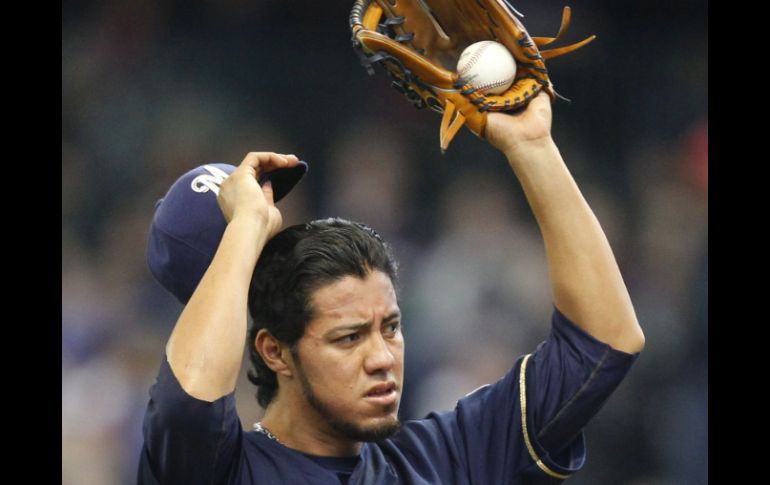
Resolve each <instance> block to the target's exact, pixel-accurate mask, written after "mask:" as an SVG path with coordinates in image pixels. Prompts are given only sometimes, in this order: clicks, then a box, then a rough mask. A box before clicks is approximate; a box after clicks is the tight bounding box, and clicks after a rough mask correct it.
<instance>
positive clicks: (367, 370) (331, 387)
mask: <svg viewBox="0 0 770 485" xmlns="http://www.w3.org/2000/svg"><path fill="white" fill-rule="evenodd" d="M312 304H313V308H314V318H313V320H312V321H311V322H310V323H309V324H308V326H307V328H306V329H305V334H304V335H303V337H302V338H301V339H300V340H299V342H298V348H297V356H298V359H297V374H298V379H299V381H300V383H301V384H302V387H303V394H304V396H305V398H306V399H307V401H308V404H310V406H312V407H313V409H315V411H317V412H318V413H319V414H320V416H321V417H322V418H323V419H325V421H326V424H328V426H329V428H330V431H332V432H334V433H336V434H338V435H340V436H342V437H345V438H348V439H351V440H354V441H374V440H377V439H382V438H384V437H386V436H389V435H391V434H393V433H394V432H395V431H396V430H397V429H398V427H399V421H398V405H399V402H400V400H401V385H402V382H403V377H404V338H403V335H402V334H401V313H400V310H399V308H398V302H397V301H396V293H395V290H394V289H393V284H392V282H391V281H390V278H389V277H388V276H387V275H386V274H385V273H383V272H381V271H373V272H371V273H369V274H368V276H367V277H366V278H365V279H363V280H361V279H358V278H357V277H354V276H347V277H345V278H344V279H342V280H340V281H338V282H336V283H332V284H330V285H327V286H324V287H322V288H320V289H319V290H317V291H316V292H315V293H314V294H313V296H312Z"/></svg>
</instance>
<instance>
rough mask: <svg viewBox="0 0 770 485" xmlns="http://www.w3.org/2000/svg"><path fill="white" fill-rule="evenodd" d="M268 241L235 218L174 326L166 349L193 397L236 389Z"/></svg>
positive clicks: (249, 223)
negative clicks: (251, 297)
mask: <svg viewBox="0 0 770 485" xmlns="http://www.w3.org/2000/svg"><path fill="white" fill-rule="evenodd" d="M266 241H267V233H266V231H265V230H264V229H263V228H261V227H260V225H259V224H256V223H254V222H253V221H251V220H246V219H233V221H231V222H230V224H228V226H227V229H226V230H225V233H224V235H223V238H222V241H221V243H220V245H219V248H218V250H217V253H216V255H215V256H214V259H213V261H212V262H211V265H210V266H209V268H208V270H207V271H206V273H205V275H204V276H203V279H202V280H201V282H200V283H199V285H198V287H197V289H196V290H195V293H193V295H192V297H191V298H190V301H189V302H188V303H187V305H186V306H185V308H184V310H183V311H182V314H181V315H180V317H179V320H178V321H177V324H176V326H175V327H174V331H173V332H172V334H171V338H170V339H169V342H168V345H167V347H166V354H167V357H168V362H169V365H170V366H171V369H172V370H173V371H174V375H175V376H176V378H177V379H178V380H179V382H180V384H181V386H182V388H183V389H184V390H185V391H186V392H187V393H188V394H190V395H192V396H193V397H196V398H198V399H202V400H206V401H213V400H215V399H218V398H219V397H221V396H224V395H225V394H228V393H229V392H232V391H233V389H235V382H236V380H237V377H238V372H239V371H240V367H241V360H242V355H243V343H244V341H245V339H246V331H247V315H248V303H247V300H248V291H249V283H250V281H251V276H252V272H253V271H254V266H255V265H256V261H257V257H258V255H259V253H260V251H261V249H262V248H263V247H264V245H265V243H266Z"/></svg>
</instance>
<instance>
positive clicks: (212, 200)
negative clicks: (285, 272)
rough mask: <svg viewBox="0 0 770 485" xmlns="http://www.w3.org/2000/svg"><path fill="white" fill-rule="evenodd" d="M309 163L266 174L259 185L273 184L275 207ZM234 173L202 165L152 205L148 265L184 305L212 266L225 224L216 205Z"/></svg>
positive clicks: (214, 165)
mask: <svg viewBox="0 0 770 485" xmlns="http://www.w3.org/2000/svg"><path fill="white" fill-rule="evenodd" d="M307 168H308V166H307V163H305V162H304V161H300V162H299V164H298V165H297V166H295V167H289V168H282V169H278V170H274V171H272V172H268V173H264V174H262V175H261V176H260V177H259V183H260V185H264V184H265V183H266V182H267V181H271V182H272V184H273V199H274V201H275V202H278V201H279V200H281V199H282V198H284V197H285V196H286V194H288V193H289V192H290V191H291V189H292V188H294V186H295V185H297V183H298V182H299V181H300V179H302V177H304V175H305V173H306V172H307ZM234 170H235V167H234V166H232V165H229V164H226V163H210V164H206V165H201V166H200V167H198V168H195V169H193V170H190V171H189V172H187V173H186V174H184V175H182V176H181V177H180V178H179V179H177V181H176V182H174V184H173V185H172V186H171V188H170V189H169V190H168V192H167V193H166V196H165V197H163V198H162V199H160V200H159V201H158V202H156V203H155V216H154V217H153V219H152V224H151V225H150V237H149V241H148V244H147V264H148V265H149V267H150V272H151V273H152V275H153V276H154V277H155V279H156V280H157V281H158V282H159V283H160V284H161V285H162V286H163V287H164V288H165V289H167V290H168V291H169V292H171V293H172V294H173V295H174V296H175V297H176V298H177V300H179V301H180V302H182V304H186V303H187V302H188V300H189V299H190V297H191V296H192V294H193V292H194V291H195V288H196V287H197V286H198V283H199V282H200V280H201V278H203V274H204V273H205V272H206V270H207V269H208V267H209V264H211V260H212V259H213V258H214V253H216V251H217V247H219V242H220V241H221V240H222V235H223V234H224V232H225V227H227V221H225V216H224V215H223V214H222V210H221V209H220V208H219V204H218V203H217V195H218V194H219V186H220V185H221V184H222V182H223V181H224V180H225V179H226V178H227V177H228V176H229V175H230V174H231V173H233V171H234Z"/></svg>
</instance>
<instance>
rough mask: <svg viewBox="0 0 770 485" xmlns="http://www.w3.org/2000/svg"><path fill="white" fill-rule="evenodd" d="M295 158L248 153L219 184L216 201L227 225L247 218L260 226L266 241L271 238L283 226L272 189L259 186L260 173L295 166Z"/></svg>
mask: <svg viewBox="0 0 770 485" xmlns="http://www.w3.org/2000/svg"><path fill="white" fill-rule="evenodd" d="M298 163H299V159H298V158H297V157H296V156H294V155H282V154H279V153H272V152H251V153H249V154H248V155H246V158H244V159H243V162H241V164H240V165H239V166H238V168H236V169H235V171H234V172H233V173H232V174H230V176H229V177H227V179H226V180H225V181H224V182H223V183H222V186H221V188H220V190H219V196H218V197H217V202H218V203H219V208H220V209H222V213H223V214H224V216H225V220H227V222H228V223H229V222H231V221H232V220H233V219H236V218H251V219H252V220H253V221H254V223H255V224H257V225H258V227H264V228H265V230H266V231H267V234H268V239H269V238H271V237H273V236H274V235H275V234H276V233H277V232H278V231H279V230H280V229H281V224H283V218H282V217H281V212H280V211H279V210H278V208H277V207H276V206H275V202H273V187H272V184H271V183H270V182H267V183H266V184H265V185H264V186H262V187H260V185H259V183H258V182H257V180H258V178H259V176H260V174H262V173H265V172H270V171H273V170H276V169H279V168H287V167H293V166H296V165H297V164H298Z"/></svg>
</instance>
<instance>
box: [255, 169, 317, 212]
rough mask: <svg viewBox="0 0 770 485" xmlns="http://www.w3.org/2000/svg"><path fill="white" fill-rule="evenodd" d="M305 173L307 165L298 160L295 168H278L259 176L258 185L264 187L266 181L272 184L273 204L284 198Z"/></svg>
mask: <svg viewBox="0 0 770 485" xmlns="http://www.w3.org/2000/svg"><path fill="white" fill-rule="evenodd" d="M306 173H307V163H306V162H304V161H302V160H300V161H299V164H297V165H296V166H295V167H289V168H280V169H278V170H273V171H272V172H266V173H263V174H262V175H260V176H259V185H264V184H265V183H266V182H267V181H270V182H272V183H273V202H278V201H279V200H281V199H283V198H284V197H286V195H287V194H288V193H289V192H291V189H293V188H294V186H295V185H297V183H299V181H300V180H302V177H304V176H305V174H306Z"/></svg>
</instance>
